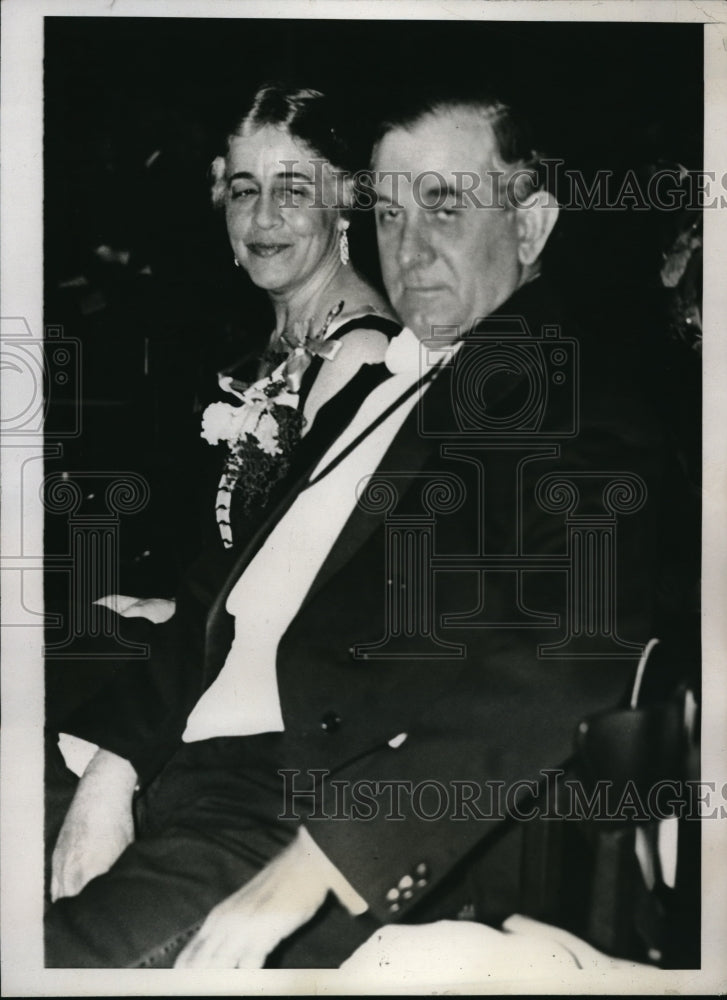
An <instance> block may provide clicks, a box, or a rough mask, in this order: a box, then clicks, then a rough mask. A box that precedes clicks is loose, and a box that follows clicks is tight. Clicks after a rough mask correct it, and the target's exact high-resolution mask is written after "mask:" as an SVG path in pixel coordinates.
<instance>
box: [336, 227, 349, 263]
mask: <svg viewBox="0 0 727 1000" xmlns="http://www.w3.org/2000/svg"><path fill="white" fill-rule="evenodd" d="M338 253H339V254H340V257H341V263H342V264H343V265H344V267H345V266H346V264H348V262H349V260H350V259H351V255H350V253H349V252H348V233H347V232H346V230H345V229H342V230H341V235H340V236H339V237H338Z"/></svg>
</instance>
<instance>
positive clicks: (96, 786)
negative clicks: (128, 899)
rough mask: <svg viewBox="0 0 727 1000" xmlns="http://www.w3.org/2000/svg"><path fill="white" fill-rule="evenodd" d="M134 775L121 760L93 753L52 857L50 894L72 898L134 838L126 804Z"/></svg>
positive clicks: (118, 855) (105, 751) (130, 793)
mask: <svg viewBox="0 0 727 1000" xmlns="http://www.w3.org/2000/svg"><path fill="white" fill-rule="evenodd" d="M135 786H136V771H135V770H134V768H133V767H132V766H131V764H130V763H129V762H128V761H126V760H124V759H123V758H122V757H117V755H116V754H113V753H110V752H109V751H108V750H98V751H97V753H96V754H95V755H94V757H93V758H92V760H91V762H90V763H89V765H88V767H87V768H86V770H85V771H84V774H83V777H82V778H81V780H80V781H79V783H78V788H77V789H76V794H75V795H74V797H73V800H72V802H71V805H70V808H69V810H68V812H67V814H66V818H65V820H64V821H63V826H62V827H61V832H60V833H59V835H58V841H57V842H56V846H55V849H54V851H53V859H52V874H51V885H50V895H51V900H52V901H53V902H55V901H56V900H57V899H61V898H62V897H64V896H75V895H77V894H78V893H79V892H80V891H81V890H82V889H83V887H84V886H85V885H87V883H88V882H90V881H91V879H93V878H96V876H97V875H103V874H104V872H107V871H108V870H109V868H110V867H111V866H112V865H113V864H114V862H115V861H116V860H117V859H118V858H119V857H120V855H121V854H122V853H123V851H124V850H125V849H126V848H127V847H128V845H129V844H130V843H131V842H132V841H133V839H134V821H133V817H132V811H131V802H132V797H133V795H134V788H135Z"/></svg>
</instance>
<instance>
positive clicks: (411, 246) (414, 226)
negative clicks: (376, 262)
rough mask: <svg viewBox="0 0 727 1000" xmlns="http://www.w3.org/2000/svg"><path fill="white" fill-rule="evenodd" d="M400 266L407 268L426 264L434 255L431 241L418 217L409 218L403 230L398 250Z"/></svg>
mask: <svg viewBox="0 0 727 1000" xmlns="http://www.w3.org/2000/svg"><path fill="white" fill-rule="evenodd" d="M397 256H398V259H399V266H400V267H402V268H405V269H408V268H411V267H419V266H425V265H427V264H429V263H430V262H431V260H432V258H433V257H434V251H433V250H432V246H431V243H430V241H429V239H428V236H427V234H426V233H425V232H424V230H423V227H422V225H421V223H419V221H418V220H416V219H407V221H406V222H405V223H404V225H403V227H402V230H401V239H400V241H399V247H398V250H397Z"/></svg>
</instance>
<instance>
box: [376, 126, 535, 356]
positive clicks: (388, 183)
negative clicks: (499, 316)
mask: <svg viewBox="0 0 727 1000" xmlns="http://www.w3.org/2000/svg"><path fill="white" fill-rule="evenodd" d="M373 166H374V170H375V176H376V190H377V194H378V200H377V206H376V230H377V236H378V244H379V255H380V258H381V269H382V273H383V277H384V283H385V285H386V289H387V291H388V293H389V298H390V299H391V303H392V305H393V306H394V308H395V309H396V311H397V312H398V314H399V317H400V318H401V320H402V321H403V322H404V323H405V324H406V325H407V326H409V327H411V329H412V330H413V331H414V333H415V334H416V335H417V336H418V337H419V338H420V339H426V338H428V337H432V336H433V332H432V327H435V326H448V327H455V328H456V329H454V330H452V331H448V332H447V333H445V332H444V331H439V332H437V333H436V334H435V335H436V336H438V337H442V339H446V340H454V339H456V338H457V337H458V336H461V335H464V334H465V333H466V332H467V330H468V329H469V328H470V327H471V326H472V324H473V322H474V320H475V319H478V318H480V317H484V316H488V315H489V314H490V313H491V312H493V311H494V310H495V309H496V308H497V307H498V306H499V305H501V303H503V302H504V301H505V300H506V299H507V298H509V296H510V295H511V294H512V292H513V291H514V290H515V289H516V288H517V286H518V283H519V280H520V273H521V268H520V264H519V261H518V237H517V225H516V215H517V213H516V211H515V210H514V209H512V208H508V207H505V201H506V198H505V195H504V184H503V185H502V187H503V193H502V194H498V190H497V186H496V185H497V181H496V180H495V178H494V177H492V176H488V175H487V171H488V170H489V171H497V170H498V169H499V170H501V169H502V165H501V164H500V163H499V160H498V158H497V155H496V140H495V136H494V134H493V132H492V130H491V128H490V126H489V125H488V124H487V122H485V121H483V120H482V118H480V117H479V116H477V115H475V113H474V112H471V111H468V110H466V109H462V110H452V111H447V112H442V113H440V114H432V115H427V117H426V118H424V119H422V121H421V122H420V123H419V124H418V125H416V126H415V127H414V128H412V129H411V130H408V129H395V130H393V131H391V132H389V133H387V135H385V136H384V138H383V139H382V140H381V142H380V143H379V145H378V148H377V150H376V154H375V162H374V164H373ZM388 171H392V172H394V177H393V178H392V177H390V176H389V177H387V176H386V172H388ZM435 172H436V174H439V175H441V176H440V177H437V176H435ZM473 173H476V174H477V175H478V179H477V180H476V181H475V180H474V179H473V178H472V174H473ZM458 175H459V176H458ZM475 184H476V185H477V186H476V188H475V190H474V195H475V196H476V198H477V199H478V200H479V202H480V203H483V204H484V205H485V206H486V207H480V206H479V205H478V204H477V203H476V202H475V201H473V199H472V198H470V197H468V196H467V195H466V194H463V190H464V191H466V190H467V189H471V188H473V187H474V185H475Z"/></svg>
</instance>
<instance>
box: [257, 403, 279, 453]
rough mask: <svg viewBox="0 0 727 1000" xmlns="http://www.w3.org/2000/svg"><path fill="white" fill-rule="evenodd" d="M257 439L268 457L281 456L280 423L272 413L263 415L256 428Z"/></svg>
mask: <svg viewBox="0 0 727 1000" xmlns="http://www.w3.org/2000/svg"><path fill="white" fill-rule="evenodd" d="M255 437H256V438H257V442H258V444H259V445H260V450H261V451H264V452H265V453H266V454H268V455H279V454H280V448H279V447H278V422H277V420H276V419H275V417H274V416H272V414H270V413H261V414H260V419H259V420H258V422H257V426H256V427H255Z"/></svg>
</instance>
